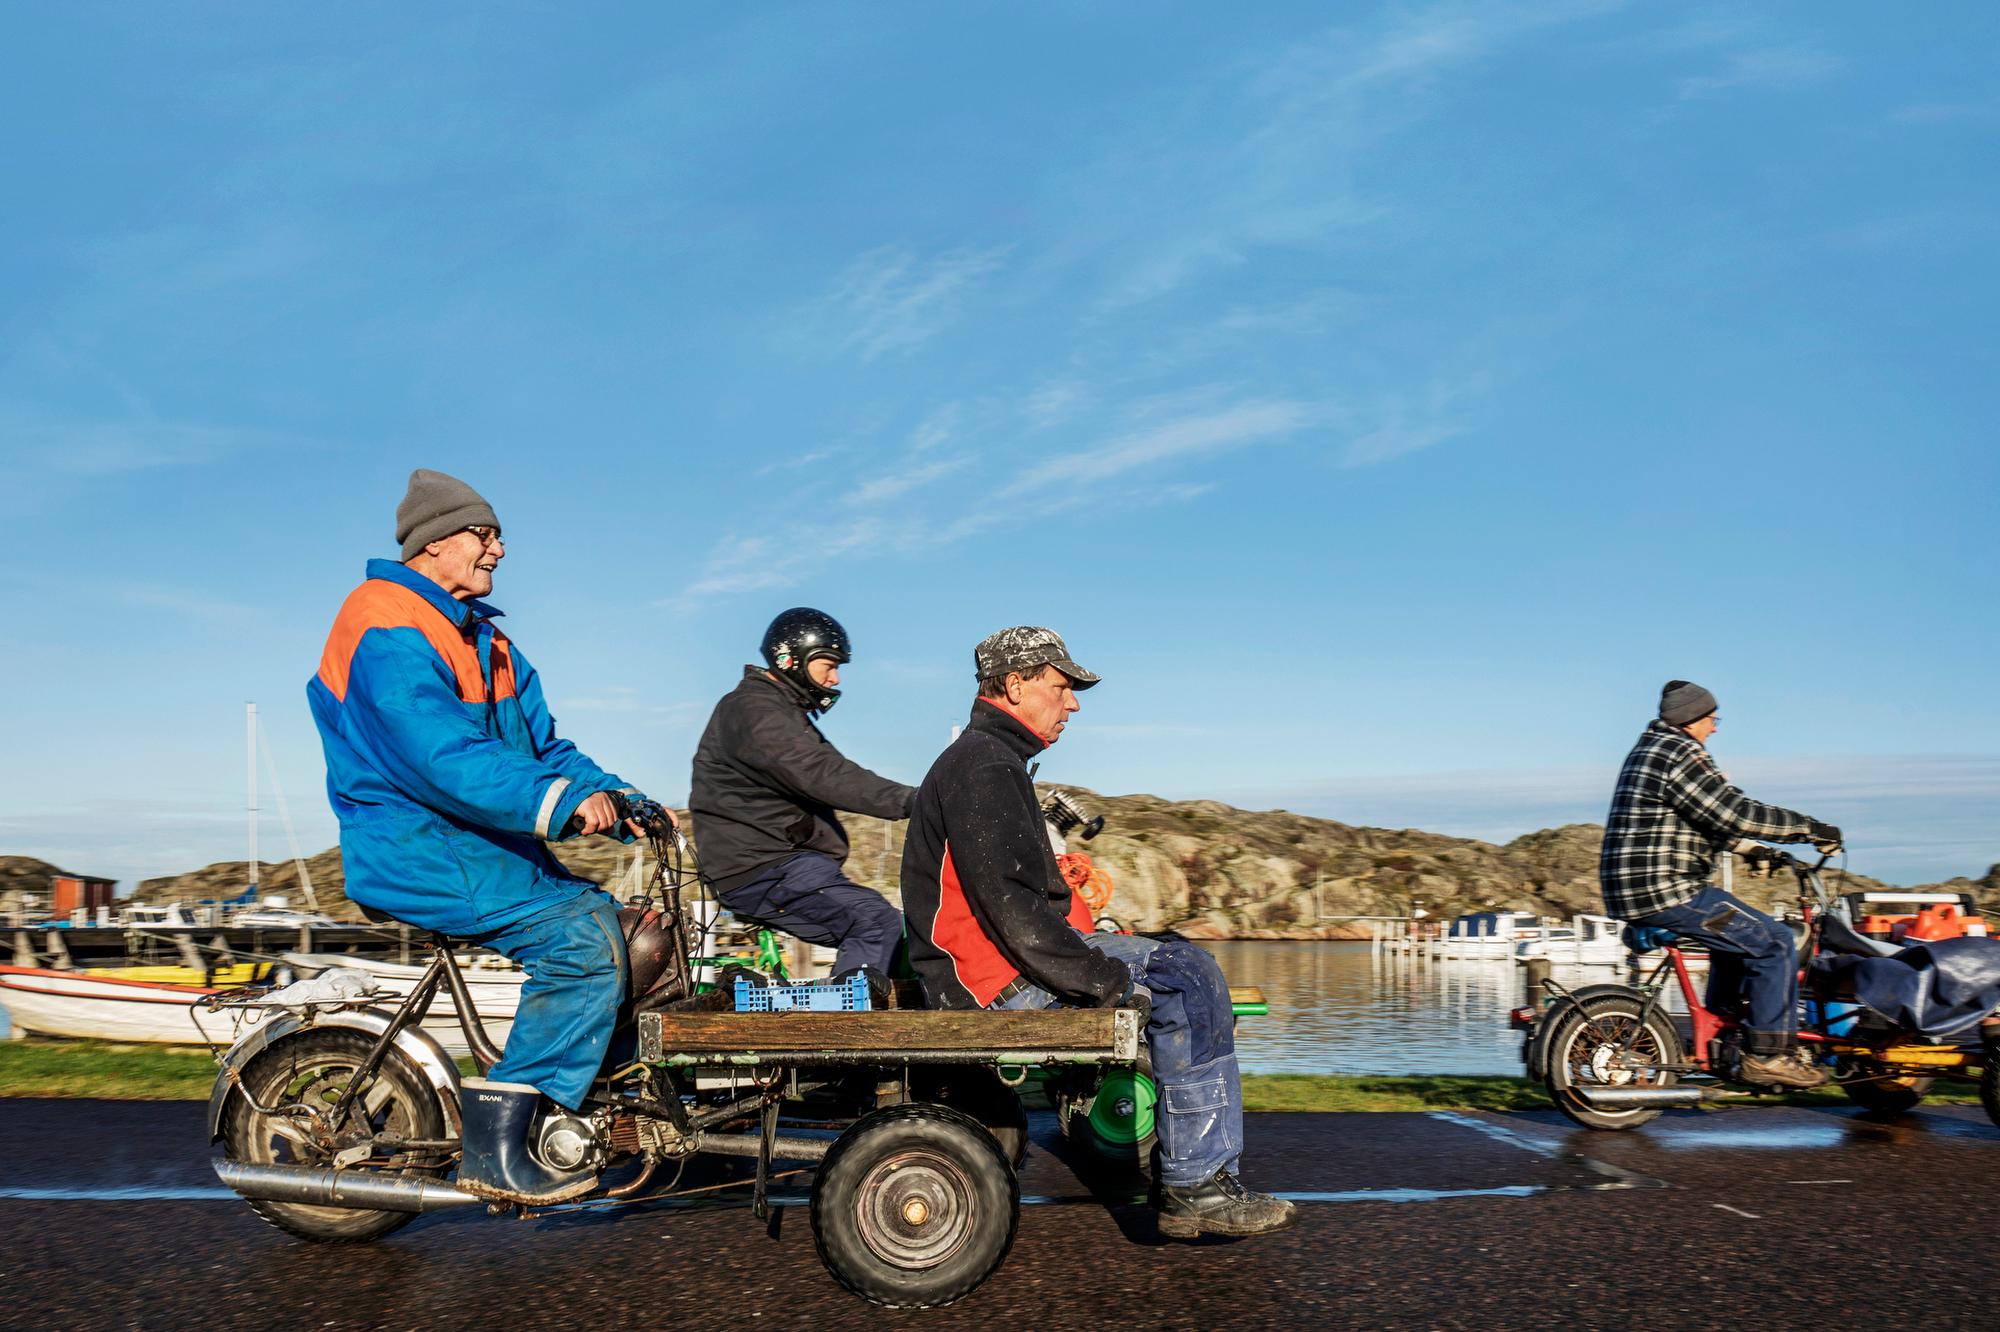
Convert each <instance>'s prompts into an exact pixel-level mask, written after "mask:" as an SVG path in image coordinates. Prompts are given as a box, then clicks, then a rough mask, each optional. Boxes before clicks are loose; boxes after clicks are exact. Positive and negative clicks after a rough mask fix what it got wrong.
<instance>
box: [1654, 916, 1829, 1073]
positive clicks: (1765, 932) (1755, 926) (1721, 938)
mask: <svg viewBox="0 0 2000 1332" xmlns="http://www.w3.org/2000/svg"><path fill="white" fill-rule="evenodd" d="M1631 923H1632V924H1634V925H1651V926H1655V927H1657V928H1659V929H1663V930H1672V931H1673V932H1674V933H1675V934H1678V935H1681V936H1682V937H1683V938H1688V939H1693V940H1695V941H1696V942H1698V943H1703V944H1706V945H1707V946H1708V953H1709V963H1708V1007H1709V1010H1710V1011H1711V1012H1718V1011H1719V1012H1721V1013H1724V1014H1735V1013H1738V1012H1740V1011H1741V1010H1742V1008H1743V1007H1744V1006H1745V1005H1746V1004H1747V1007H1748V1010H1749V1011H1748V1014H1747V1015H1746V1016H1745V1017H1744V1021H1743V1047H1744V1049H1746V1050H1748V1051H1750V1052H1751V1053H1752V1054H1776V1053H1778V1052H1780V1051H1782V1050H1785V1049H1788V1048H1790V1046H1791V1045H1792V1043H1793V1041H1794V1040H1795V1038H1796V1036H1797V1033H1798V1029H1799V952H1798V946H1797V945H1796V944H1795V943H1794V942H1793V941H1792V932H1791V931H1790V930H1789V929H1786V928H1785V926H1784V925H1782V924H1781V923H1779V922H1778V921H1775V920H1772V919H1771V918H1770V917H1769V916H1767V915H1765V914H1764V913H1763V912H1761V911H1759V910H1757V909H1756V908H1755V907H1753V906H1751V905H1750V904H1749V903H1747V902H1745V901H1743V900H1742V899H1740V898H1737V897H1734V896H1732V895H1730V894H1729V893H1725V892H1723V891H1722V890H1721V889H1720V888H1716V887H1713V886H1710V887H1707V888H1703V889H1702V890H1701V891H1700V892H1699V893H1697V894H1695V896H1694V897H1693V899H1692V900H1690V901H1687V902H1683V903H1682V904H1681V905H1679V906H1675V907H1668V908H1667V909H1666V910H1665V911H1655V912H1654V913H1653V914H1652V915H1650V916H1641V917H1639V918H1638V919H1636V920H1634V921H1632V922H1631Z"/></svg>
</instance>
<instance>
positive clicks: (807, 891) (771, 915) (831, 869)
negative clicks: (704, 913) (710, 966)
mask: <svg viewBox="0 0 2000 1332" xmlns="http://www.w3.org/2000/svg"><path fill="white" fill-rule="evenodd" d="M716 896H717V897H718V898H719V899H721V902H722V905H724V906H726V907H728V908H729V909H730V910H731V911H732V912H734V913H735V914H736V915H737V916H738V917H739V918H741V919H743V920H747V921H751V922H753V923H754V924H758V925H768V926H769V927H770V928H772V929H774V930H783V931H784V932H785V933H786V934H793V935H797V936H798V937H799V938H801V939H804V940H805V941H806V942H807V943H814V944H823V945H826V946H829V947H833V948H837V949H838V950H839V952H838V954H837V955H836V957H835V958H834V963H833V969H834V970H835V971H836V972H843V971H852V970H853V969H854V968H856V967H864V966H865V967H873V968H875V970H877V971H879V972H881V973H882V974H883V975H885V976H886V975H888V974H889V967H890V965H891V964H892V963H893V962H894V961H895V959H896V946H897V945H898V944H900V943H902V941H903V913H902V912H900V911H898V910H897V909H896V908H895V907H893V906H891V905H890V904H889V902H888V900H887V899H886V898H884V897H883V896H882V894H880V893H878V892H875V891H874V890H873V889H869V888H863V887H861V886H860V885H859V884H856V883H851V882H849V881H848V878H847V875H846V874H845V873H844V872H842V870H841V868H840V865H839V863H838V862H837V861H835V860H833V859H832V858H831V857H829V856H823V855H821V854H819V853H818V852H817V851H802V852H800V853H799V854H798V855H796V856H793V857H791V858H790V859H789V860H781V861H779V862H778V863H777V864H775V865H771V866H769V867H767V868H766V869H765V870H763V871H762V872H761V873H759V874H758V875H757V876H756V877H755V878H753V879H751V880H750V881H749V882H748V883H744V884H739V885H737V886H736V887H734V888H732V889H730V890H729V891H728V892H726V893H717V894H716Z"/></svg>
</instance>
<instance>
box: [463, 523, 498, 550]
mask: <svg viewBox="0 0 2000 1332" xmlns="http://www.w3.org/2000/svg"><path fill="white" fill-rule="evenodd" d="M459 531H461V532H469V533H471V534H472V536H473V537H474V538H475V539H476V540H477V541H478V542H479V544H480V545H481V546H482V547H487V548H491V547H493V546H500V545H505V544H506V543H505V542H503V541H502V540H501V539H500V529H499V528H497V527H461V528H460V529H459Z"/></svg>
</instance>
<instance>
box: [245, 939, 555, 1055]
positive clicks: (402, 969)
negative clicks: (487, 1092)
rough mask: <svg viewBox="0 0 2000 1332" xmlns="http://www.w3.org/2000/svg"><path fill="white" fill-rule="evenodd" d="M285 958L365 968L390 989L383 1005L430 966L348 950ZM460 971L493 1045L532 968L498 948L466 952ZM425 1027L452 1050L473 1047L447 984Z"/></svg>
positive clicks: (304, 966) (305, 965)
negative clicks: (357, 954)
mask: <svg viewBox="0 0 2000 1332" xmlns="http://www.w3.org/2000/svg"><path fill="white" fill-rule="evenodd" d="M284 959H285V961H286V962H288V963H290V964H291V965H292V966H293V967H295V968H297V969H298V970H299V971H301V972H318V971H324V970H326V969H328V968H329V967H348V968H350V969H352V970H355V971H365V972H367V973H368V975H369V977H370V978H371V979H372V980H373V981H374V982H375V988H376V989H378V990H384V991H387V992H388V993H387V994H386V995H385V997H383V998H382V999H379V1000H377V1001H376V1002H377V1004H378V1005H379V1006H381V1007H384V1008H393V1007H395V1006H396V1005H397V1004H398V1003H400V1002H402V1000H403V999H404V998H406V997H407V996H408V995H409V993H410V991H411V990H414V989H415V988H416V986H417V982H418V981H419V980H421V979H423V975H424V972H425V970H426V968H424V967H419V966H405V965H403V964H402V963H400V962H382V961H378V960H376V959H375V958H372V957H350V956H348V955H347V954H345V953H286V954H284ZM459 972H460V974H461V975H463V976H464V977H465V983H466V988H467V989H469V990H471V991H472V1003H473V1007H474V1008H476V1009H477V1010H478V1012H479V1019H480V1022H481V1023H482V1024H483V1025H484V1026H485V1028H486V1034H487V1035H488V1036H491V1037H492V1038H493V1043H494V1044H495V1045H500V1046H504V1045H505V1044H506V1043H507V1033H508V1032H510V1031H512V1030H513V1029H514V1010H515V1009H517V1008H519V1007H520V1005H521V983H522V982H523V981H525V980H527V979H528V973H527V972H525V971H523V970H521V969H520V967H519V966H517V965H515V964H514V963H512V962H509V961H508V960H507V959H506V958H504V957H501V956H500V955H499V954H498V953H469V954H464V955H462V956H461V957H460V958H459ZM423 1029H424V1030H425V1031H427V1032H429V1033H430V1034H431V1035H432V1036H434V1037H436V1038H437V1041H438V1043H439V1044H440V1045H442V1046H444V1048H445V1049H446V1050H447V1051H449V1052H450V1053H452V1054H455V1055H462V1054H470V1053H471V1049H470V1048H469V1047H468V1046H467V1044H466V1040H465V1032H464V1030H463V1029H462V1028H461V1027H460V1026H459V1022H458V1009H457V1008H456V1007H454V1006H453V1004H452V1001H451V991H450V990H449V989H446V988H443V987H440V988H439V990H438V994H437V998H435V999H433V1000H432V1001H431V1008H430V1012H428V1013H426V1014H424V1020H423Z"/></svg>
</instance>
